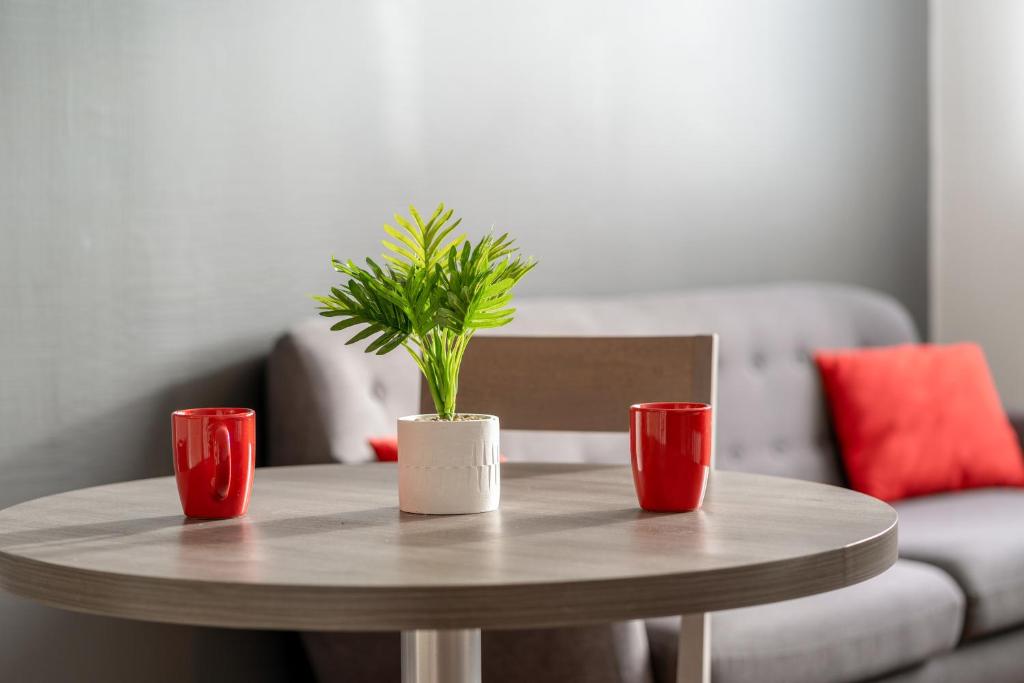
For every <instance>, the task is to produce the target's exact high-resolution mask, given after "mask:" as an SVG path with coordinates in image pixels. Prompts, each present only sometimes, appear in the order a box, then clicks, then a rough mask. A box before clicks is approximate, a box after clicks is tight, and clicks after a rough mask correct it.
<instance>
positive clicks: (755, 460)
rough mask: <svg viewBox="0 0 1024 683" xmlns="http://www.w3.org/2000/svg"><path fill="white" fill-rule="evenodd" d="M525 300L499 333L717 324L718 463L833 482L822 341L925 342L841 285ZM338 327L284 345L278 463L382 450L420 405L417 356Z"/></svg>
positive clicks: (541, 437)
mask: <svg viewBox="0 0 1024 683" xmlns="http://www.w3.org/2000/svg"><path fill="white" fill-rule="evenodd" d="M517 308H518V314H517V317H516V320H515V321H514V322H513V323H512V324H510V325H508V326H506V327H504V328H501V329H500V330H496V331H495V333H496V334H516V335H563V336H564V335H582V336H587V335H591V336H602V335H654V336H668V335H692V334H705V333H712V332H714V333H718V335H719V370H718V416H717V420H716V421H717V430H718V435H717V448H716V451H717V466H718V467H720V468H723V469H738V470H745V471H750V472H760V473H766V474H777V475H782V476H790V477H798V478H801V479H810V480H815V481H822V482H827V483H842V481H843V477H842V474H841V468H840V466H839V461H838V458H837V454H836V448H835V443H834V440H833V436H832V434H831V431H830V428H829V421H828V413H827V408H826V405H825V402H824V399H823V396H822V391H821V386H820V382H819V379H818V373H817V370H816V368H815V367H814V361H813V357H812V356H813V352H814V350H815V349H820V348H850V347H863V346H885V345H891V344H899V343H907V342H913V341H916V340H917V333H916V331H915V329H914V325H913V323H912V321H911V319H910V316H909V315H908V314H907V312H906V310H905V309H904V308H903V307H902V306H900V305H899V304H898V303H897V302H896V301H894V300H893V299H891V298H889V297H887V296H885V295H882V294H879V293H876V292H871V291H867V290H863V289H858V288H853V287H846V286H837V285H821V284H792V285H767V286H759V287H742V288H728V289H714V290H695V291H684V292H665V293H655V294H636V295H629V296H615V297H610V296H609V297H544V298H532V299H528V298H524V299H520V300H519V301H518V303H517ZM328 328H329V321H327V320H325V319H322V318H316V319H310V320H308V321H305V322H303V323H300V324H299V325H297V326H296V327H295V328H293V329H292V330H291V331H290V332H288V334H287V335H285V337H284V338H282V339H281V340H280V342H279V343H278V344H277V345H276V347H275V349H274V351H273V353H272V354H271V359H270V364H269V367H268V397H267V409H268V437H269V439H268V440H269V449H270V452H269V458H270V460H269V461H270V462H271V463H273V464H301V463H313V462H328V461H331V460H337V461H341V462H365V461H369V460H372V459H373V455H372V452H371V451H370V448H369V446H368V444H367V438H368V437H370V436H379V435H387V434H394V432H395V418H396V417H398V416H401V415H408V414H412V413H415V412H417V407H418V398H419V376H418V371H417V369H416V367H415V364H414V363H413V362H412V360H411V359H410V358H408V357H407V355H405V354H403V353H401V352H400V351H396V352H394V353H392V354H390V355H388V356H383V357H381V356H370V355H366V354H364V353H363V352H362V351H361V349H360V348H359V347H358V345H355V346H345V344H344V342H345V340H346V339H347V336H346V335H345V334H343V333H333V332H330V331H329V329H328ZM623 410H624V411H625V410H626V407H625V406H623ZM502 450H503V452H504V453H505V455H507V456H508V458H509V459H510V460H552V461H595V462H617V463H622V464H625V463H628V462H629V449H628V441H627V439H626V436H625V435H624V434H604V433H587V434H582V433H581V434H571V433H560V432H503V433H502Z"/></svg>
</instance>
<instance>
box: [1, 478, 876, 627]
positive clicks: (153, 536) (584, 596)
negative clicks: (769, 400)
mask: <svg viewBox="0 0 1024 683" xmlns="http://www.w3.org/2000/svg"><path fill="white" fill-rule="evenodd" d="M396 475H397V470H396V469H395V467H394V465H393V464H372V465H322V466H307V467H280V468H268V469H260V470H259V471H258V473H257V477H256V488H255V492H254V496H253V501H252V505H251V507H250V510H249V514H248V515H247V516H246V517H243V518H240V519H234V520H219V521H193V520H187V519H185V518H184V517H182V515H181V509H180V506H179V503H178V500H177V491H176V489H175V485H174V480H173V479H172V478H169V477H167V478H159V479H145V480H140V481H134V482H125V483H121V484H112V485H108V486H100V487H96V488H90V489H83V490H79V491H72V492H69V493H63V494H59V495H56V496H50V497H47V498H41V499H37V500H34V501H30V502H27V503H23V504H21V505H17V506H14V507H12V508H8V509H7V510H4V511H2V512H0V586H2V587H3V588H6V589H7V590H9V591H12V592H14V593H17V594H19V595H22V596H26V597H29V598H33V599H35V600H39V601H41V602H44V603H46V604H49V605H54V606H57V607H63V608H67V609H72V610H79V611H84V612H92V613H98V614H106V615H113V616H120V617H128V618H133V619H144V620H153V621H167V622H175V623H188V624H203V625H214V626H229V627H251V628H280V629H296V630H302V629H310V630H400V629H437V628H477V627H479V628H519V627H530V626H558V625H569V624H582V623H592V622H604V621H613V620H620V619H628V618H636V617H649V616H659V615H670V614H685V613H693V612H704V611H714V610H719V609H725V608H730V607H740V606H744V605H752V604H757V603H764V602H771V601H775V600H782V599H786V598H793V597H798V596H801V595H808V594H811V593H817V592H821V591H826V590H830V589H834V588H839V587H841V586H846V585H849V584H852V583H856V582H858V581H862V580H864V579H867V578H870V577H872V576H874V575H876V574H878V573H880V572H882V571H883V570H885V569H886V568H887V567H889V566H890V565H891V564H892V563H893V562H894V561H895V559H896V512H895V511H894V510H893V509H892V508H891V507H889V506H888V505H886V504H884V503H882V502H880V501H877V500H875V499H872V498H868V497H866V496H863V495H861V494H858V493H855V492H853V491H849V490H846V489H841V488H836V487H832V486H826V485H822V484H815V483H810V482H802V481H796V480H789V479H781V478H775V477H766V476H761V475H753V474H744V473H737V472H721V471H718V472H714V473H713V474H712V479H711V483H710V486H709V490H708V494H707V498H706V501H705V505H704V508H703V510H701V511H699V512H694V513H682V514H654V513H647V512H643V511H641V510H640V509H639V508H638V507H637V505H636V500H635V497H634V493H633V484H632V479H631V474H630V470H629V469H628V468H625V467H619V466H600V465H578V464H575V465H553V464H507V465H503V475H502V482H503V486H504V489H505V490H504V491H503V495H502V506H501V509H500V510H499V511H497V512H493V513H484V514H478V515H462V516H440V517H437V516H419V515H410V514H405V513H400V512H399V511H398V508H397V485H396V478H397V477H396Z"/></svg>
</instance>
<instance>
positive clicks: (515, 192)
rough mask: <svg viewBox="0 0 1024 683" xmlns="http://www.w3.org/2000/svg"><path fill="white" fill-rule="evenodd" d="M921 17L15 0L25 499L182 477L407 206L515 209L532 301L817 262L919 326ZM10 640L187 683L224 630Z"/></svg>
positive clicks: (0, 168)
mask: <svg viewBox="0 0 1024 683" xmlns="http://www.w3.org/2000/svg"><path fill="white" fill-rule="evenodd" d="M926 12H927V8H926V4H925V2H924V0H918V1H913V2H910V1H907V2H892V1H891V0H869V1H865V0H831V1H830V2H821V1H820V0H770V1H768V0H764V1H758V0H748V1H746V2H736V1H724V2H723V1H722V0H703V1H696V2H695V1H691V2H681V1H680V0H666V1H664V2H644V3H635V2H626V1H625V0H622V1H620V2H598V3H595V2H590V1H587V2H584V1H583V0H572V1H569V2H558V3H552V2H546V1H543V0H529V1H527V2H510V1H508V0H505V1H503V2H470V1H469V0H466V1H465V2H456V1H451V2H430V3H428V2H415V1H411V0H410V1H402V0H359V1H356V0H353V1H350V2H344V3H338V2H323V3H317V2H312V3H285V2H276V3H271V2H252V1H250V0H246V1H242V0H239V1H237V2H186V1H173V2H172V1H170V0H167V1H149V2H145V1H139V2H120V1H118V0H106V1H104V0H98V1H96V2H88V3H84V2H57V1H53V0H38V1H34V2H19V1H17V0H0V228H2V240H0V292H2V296H0V321H2V322H0V378H2V384H0V467H2V470H0V471H2V472H3V475H2V479H0V505H10V504H14V503H17V502H19V501H21V500H25V499H28V498H31V497H34V496H39V495H43V494H47V493H52V492H56V491H61V490H65V489H69V488H74V487H80V486H87V485H91V484H98V483H101V482H108V481H113V480H121V479H129V478H134V477H143V476H151V475H158V474H165V473H168V472H169V453H168V447H167V440H168V439H167V422H168V416H167V413H168V412H169V411H170V410H171V409H172V407H175V406H186V405H197V404H216V403H243V404H253V403H255V402H256V401H257V400H258V399H257V398H256V394H257V388H258V386H259V382H260V364H259V358H260V356H261V355H263V354H264V353H265V352H266V351H267V350H268V348H269V346H270V345H271V343H272V340H273V339H274V337H275V335H277V334H278V333H279V332H280V331H281V330H282V328H284V327H285V326H286V325H287V324H288V323H289V322H291V321H294V320H296V319H298V318H301V317H302V316H305V315H308V314H310V312H311V310H312V306H311V304H310V302H309V301H308V300H307V298H306V295H307V294H308V293H311V292H315V291H318V290H321V289H323V288H324V287H325V286H326V285H327V284H328V283H329V282H331V280H332V278H331V274H330V273H329V271H328V269H327V257H328V255H329V254H331V253H336V254H338V255H345V256H347V255H354V256H361V255H363V254H365V253H376V252H377V251H378V247H377V245H376V242H377V239H378V226H379V224H380V223H381V222H382V221H383V220H384V219H386V218H387V217H388V215H389V213H390V212H391V211H393V210H395V209H399V208H401V207H402V206H403V205H404V204H406V203H407V202H408V201H410V200H412V201H415V202H417V203H419V204H421V205H422V206H423V208H425V209H429V208H430V205H432V204H433V203H434V202H436V201H437V200H438V199H443V200H445V201H446V202H448V203H449V204H451V205H453V206H455V207H456V208H457V209H459V211H460V213H461V214H462V215H463V216H464V217H465V218H466V221H467V223H468V225H470V226H472V227H474V228H478V229H482V228H484V227H486V226H489V225H491V224H492V223H493V224H496V225H497V226H498V227H500V228H508V229H511V230H513V231H514V232H515V233H516V234H517V235H518V236H519V237H520V240H521V243H522V245H523V246H524V247H525V248H526V249H527V250H528V251H529V252H531V253H534V254H536V255H538V256H539V257H540V258H541V261H542V265H541V267H540V268H539V269H538V270H537V271H536V272H535V273H534V274H532V275H531V277H530V279H529V281H528V282H527V283H525V286H524V287H523V291H524V292H528V293H546V292H559V293H564V292H574V293H596V292H612V291H619V290H630V291H637V290H650V289H659V288H669V287H689V286H700V285H717V284H724V283H740V282H759V281H767V280H780V279H797V278H799V279H809V278H814V279H822V280H837V281H843V282H852V283H862V284H866V285H870V286H874V287H877V288H880V289H883V290H885V291H888V292H891V293H893V294H895V295H897V296H899V297H900V298H901V299H903V300H904V301H905V302H906V303H907V304H908V305H909V306H910V307H911V309H912V310H913V311H914V313H915V314H916V315H917V317H918V319H919V321H920V320H922V318H923V316H924V312H925V309H926V301H925V298H926V296H925V241H926V234H925V231H926V225H925V223H926V182H927V171H926V164H927V145H926V138H927V130H926V129H927V120H926V119H927V113H926V104H927V102H926V100H927V97H926V94H927V93H926V47H927V46H926V24H927V16H926ZM0 630H2V631H3V633H4V634H5V638H4V642H3V644H2V645H0V671H4V672H5V677H11V678H12V679H14V678H18V679H21V680H31V679H33V678H44V677H45V678H50V679H59V678H61V677H68V676H70V672H75V673H76V675H77V676H78V677H79V678H80V679H98V678H101V677H104V675H106V676H107V677H108V680H109V679H112V678H113V679H116V678H119V677H128V676H129V675H141V674H143V673H144V674H145V675H146V676H147V677H148V678H149V679H150V680H160V679H166V680H182V679H183V678H187V677H189V676H198V673H197V672H199V671H201V670H203V666H204V665H203V664H202V662H201V657H202V656H203V651H204V648H206V649H209V647H210V643H214V642H219V641H217V640H216V639H218V638H226V637H227V635H225V634H221V633H211V632H206V631H202V632H199V631H192V630H189V629H184V628H170V627H160V626H142V625H132V624H127V623H121V622H116V621H112V620H99V619H93V618H90V617H77V616H76V617H72V616H67V615H64V614H62V613H60V612H57V611H53V610H48V609H44V608H41V607H35V606H33V605H30V604H28V603H26V602H23V601H20V600H17V599H14V598H10V597H6V596H4V597H0ZM44 636H45V637H46V638H47V640H46V641H45V642H44V641H43V640H42V638H43V637H44ZM119 639H128V640H129V642H131V643H135V644H136V645H133V646H132V647H130V648H128V649H127V651H126V650H125V648H124V647H123V645H118V644H117V643H118V641H119ZM196 644H198V648H197V647H194V646H195V645H196ZM47 652H51V653H52V652H57V653H59V655H60V656H59V657H58V656H52V655H46V654H45V653H47ZM115 652H117V653H119V654H118V655H117V656H116V657H115V656H114V653H115ZM125 652H127V654H126V655H125V654H123V653H125ZM197 653H198V654H197ZM197 658H198V659H197ZM112 663H113V664H112ZM111 666H113V667H114V668H109V669H108V668H107V667H111Z"/></svg>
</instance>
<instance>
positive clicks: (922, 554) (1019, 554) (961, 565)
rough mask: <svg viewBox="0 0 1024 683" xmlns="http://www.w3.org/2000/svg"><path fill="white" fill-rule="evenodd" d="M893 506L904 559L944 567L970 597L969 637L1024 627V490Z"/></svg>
mask: <svg viewBox="0 0 1024 683" xmlns="http://www.w3.org/2000/svg"><path fill="white" fill-rule="evenodd" d="M895 507H896V510H897V511H898V512H899V515H900V555H901V556H902V557H908V558H912V559H916V560H922V561H924V562H929V563H931V564H934V565H935V566H937V567H941V568H942V569H943V570H944V571H946V572H947V573H948V574H949V575H950V576H952V577H953V578H954V579H955V580H956V581H957V583H959V584H960V587H961V588H962V589H963V592H964V594H965V595H966V596H967V614H966V619H965V623H964V637H965V638H974V637H977V636H981V635H985V634H987V633H992V632H994V631H998V630H1001V629H1004V628H1008V627H1010V626H1014V625H1017V624H1024V490H1021V489H1014V488H991V489H977V490H972V491H959V492H956V493H944V494H939V495H934V496H927V497H924V498H914V499H910V500H905V501H901V502H899V503H897V504H896V505H895Z"/></svg>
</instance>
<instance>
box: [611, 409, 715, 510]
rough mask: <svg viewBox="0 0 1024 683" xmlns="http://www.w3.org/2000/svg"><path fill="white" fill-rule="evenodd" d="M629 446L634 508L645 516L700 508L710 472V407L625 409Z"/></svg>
mask: <svg viewBox="0 0 1024 683" xmlns="http://www.w3.org/2000/svg"><path fill="white" fill-rule="evenodd" d="M629 442H630V451H631V455H632V463H633V483H634V485H635V486H636V497H637V500H639V502H640V507H642V508H643V509H644V510H650V511H651V512H688V511H690V510H696V509H698V508H700V504H701V502H702V501H703V500H704V489H705V488H706V486H707V482H708V470H710V469H711V406H709V405H708V404H706V403H638V404H636V405H633V406H630V408H629Z"/></svg>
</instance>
